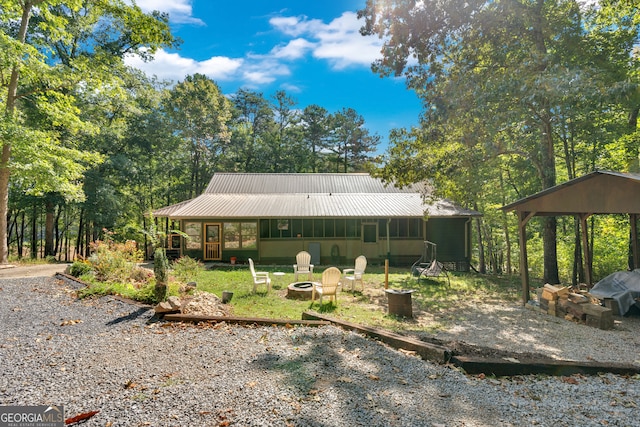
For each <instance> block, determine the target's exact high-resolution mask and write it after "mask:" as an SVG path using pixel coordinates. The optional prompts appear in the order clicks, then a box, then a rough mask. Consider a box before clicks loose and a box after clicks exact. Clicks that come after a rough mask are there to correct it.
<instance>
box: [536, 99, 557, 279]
mask: <svg viewBox="0 0 640 427" xmlns="http://www.w3.org/2000/svg"><path fill="white" fill-rule="evenodd" d="M546 111H548V110H546V109H545V112H546ZM549 117H550V115H549V114H545V117H543V118H542V123H541V141H540V145H541V146H540V148H541V150H540V154H541V160H542V189H543V190H545V189H547V188H551V187H553V186H555V185H556V168H555V152H554V145H553V129H552V126H551V121H550V119H549ZM542 227H543V228H542V233H543V234H542V241H543V248H544V281H545V282H546V283H550V284H557V283H560V278H559V275H558V252H557V243H556V238H557V237H556V228H557V220H556V217H553V216H550V217H543V218H542Z"/></svg>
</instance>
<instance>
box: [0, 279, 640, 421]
mask: <svg viewBox="0 0 640 427" xmlns="http://www.w3.org/2000/svg"><path fill="white" fill-rule="evenodd" d="M0 301H1V302H0V323H1V324H2V330H1V332H0V367H1V368H2V375H1V376H0V404H1V405H45V404H52V405H64V407H65V412H66V417H72V416H74V415H77V414H79V413H84V412H89V411H100V412H99V413H98V414H97V415H95V416H94V417H93V418H91V419H89V420H88V422H86V423H85V424H83V425H86V426H229V425H230V426H323V427H324V426H340V427H342V426H523V425H537V426H602V425H608V426H632V425H638V423H639V422H640V421H639V414H640V410H639V409H638V407H637V405H638V404H639V403H640V379H639V378H637V377H634V378H624V377H620V376H615V375H610V374H606V375H601V376H591V377H585V376H572V377H568V378H567V377H543V376H527V377H512V378H489V377H486V378H484V377H482V376H467V375H465V374H463V373H461V372H459V371H458V370H456V369H453V368H451V367H447V366H440V365H437V364H433V363H430V362H426V361H423V360H421V359H419V358H417V357H415V356H413V355H411V354H406V353H403V352H400V351H396V350H393V349H391V348H389V347H386V346H384V345H382V344H380V343H378V342H375V341H372V340H369V339H366V338H363V337H362V336H360V335H357V334H355V333H351V332H345V331H342V330H340V329H338V328H336V327H333V326H325V327H319V328H304V327H299V328H283V327H240V326H230V325H227V324H218V325H215V326H185V325H180V324H170V323H164V322H154V321H153V319H152V317H151V316H152V312H151V310H148V309H147V308H145V307H142V306H136V305H131V304H127V303H124V302H121V301H118V300H115V299H113V298H111V297H103V298H100V299H91V300H82V301H79V300H77V299H76V298H75V297H74V292H73V289H72V288H71V287H70V285H69V284H68V283H65V282H63V281H59V280H55V279H52V278H47V277H32V278H21V279H17V278H10V279H0Z"/></svg>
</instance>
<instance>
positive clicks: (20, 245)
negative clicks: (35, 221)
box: [18, 210, 27, 259]
mask: <svg viewBox="0 0 640 427" xmlns="http://www.w3.org/2000/svg"><path fill="white" fill-rule="evenodd" d="M25 216H26V215H25V212H24V210H23V211H22V213H21V214H20V234H19V235H18V259H22V251H23V249H24V232H25V230H26V228H27V227H26V221H25Z"/></svg>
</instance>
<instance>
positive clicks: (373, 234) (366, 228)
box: [362, 224, 378, 243]
mask: <svg viewBox="0 0 640 427" xmlns="http://www.w3.org/2000/svg"><path fill="white" fill-rule="evenodd" d="M377 236H378V224H362V241H363V242H364V243H376V242H377Z"/></svg>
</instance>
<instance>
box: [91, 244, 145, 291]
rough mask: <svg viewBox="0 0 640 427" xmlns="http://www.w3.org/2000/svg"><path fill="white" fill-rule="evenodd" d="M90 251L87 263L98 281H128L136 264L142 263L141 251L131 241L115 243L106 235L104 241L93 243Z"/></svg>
mask: <svg viewBox="0 0 640 427" xmlns="http://www.w3.org/2000/svg"><path fill="white" fill-rule="evenodd" d="M91 249H92V252H93V253H92V254H91V256H90V257H89V259H88V261H89V263H90V264H91V267H92V269H93V271H94V272H95V273H96V279H98V280H103V281H119V282H123V281H128V280H129V278H130V276H131V273H132V271H133V269H134V268H135V267H136V264H137V263H138V262H140V261H142V251H139V250H138V247H137V243H136V242H135V241H133V240H127V241H126V242H124V243H117V242H114V241H113V240H111V239H110V238H109V236H108V235H107V238H105V240H96V241H95V242H93V243H92V244H91Z"/></svg>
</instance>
